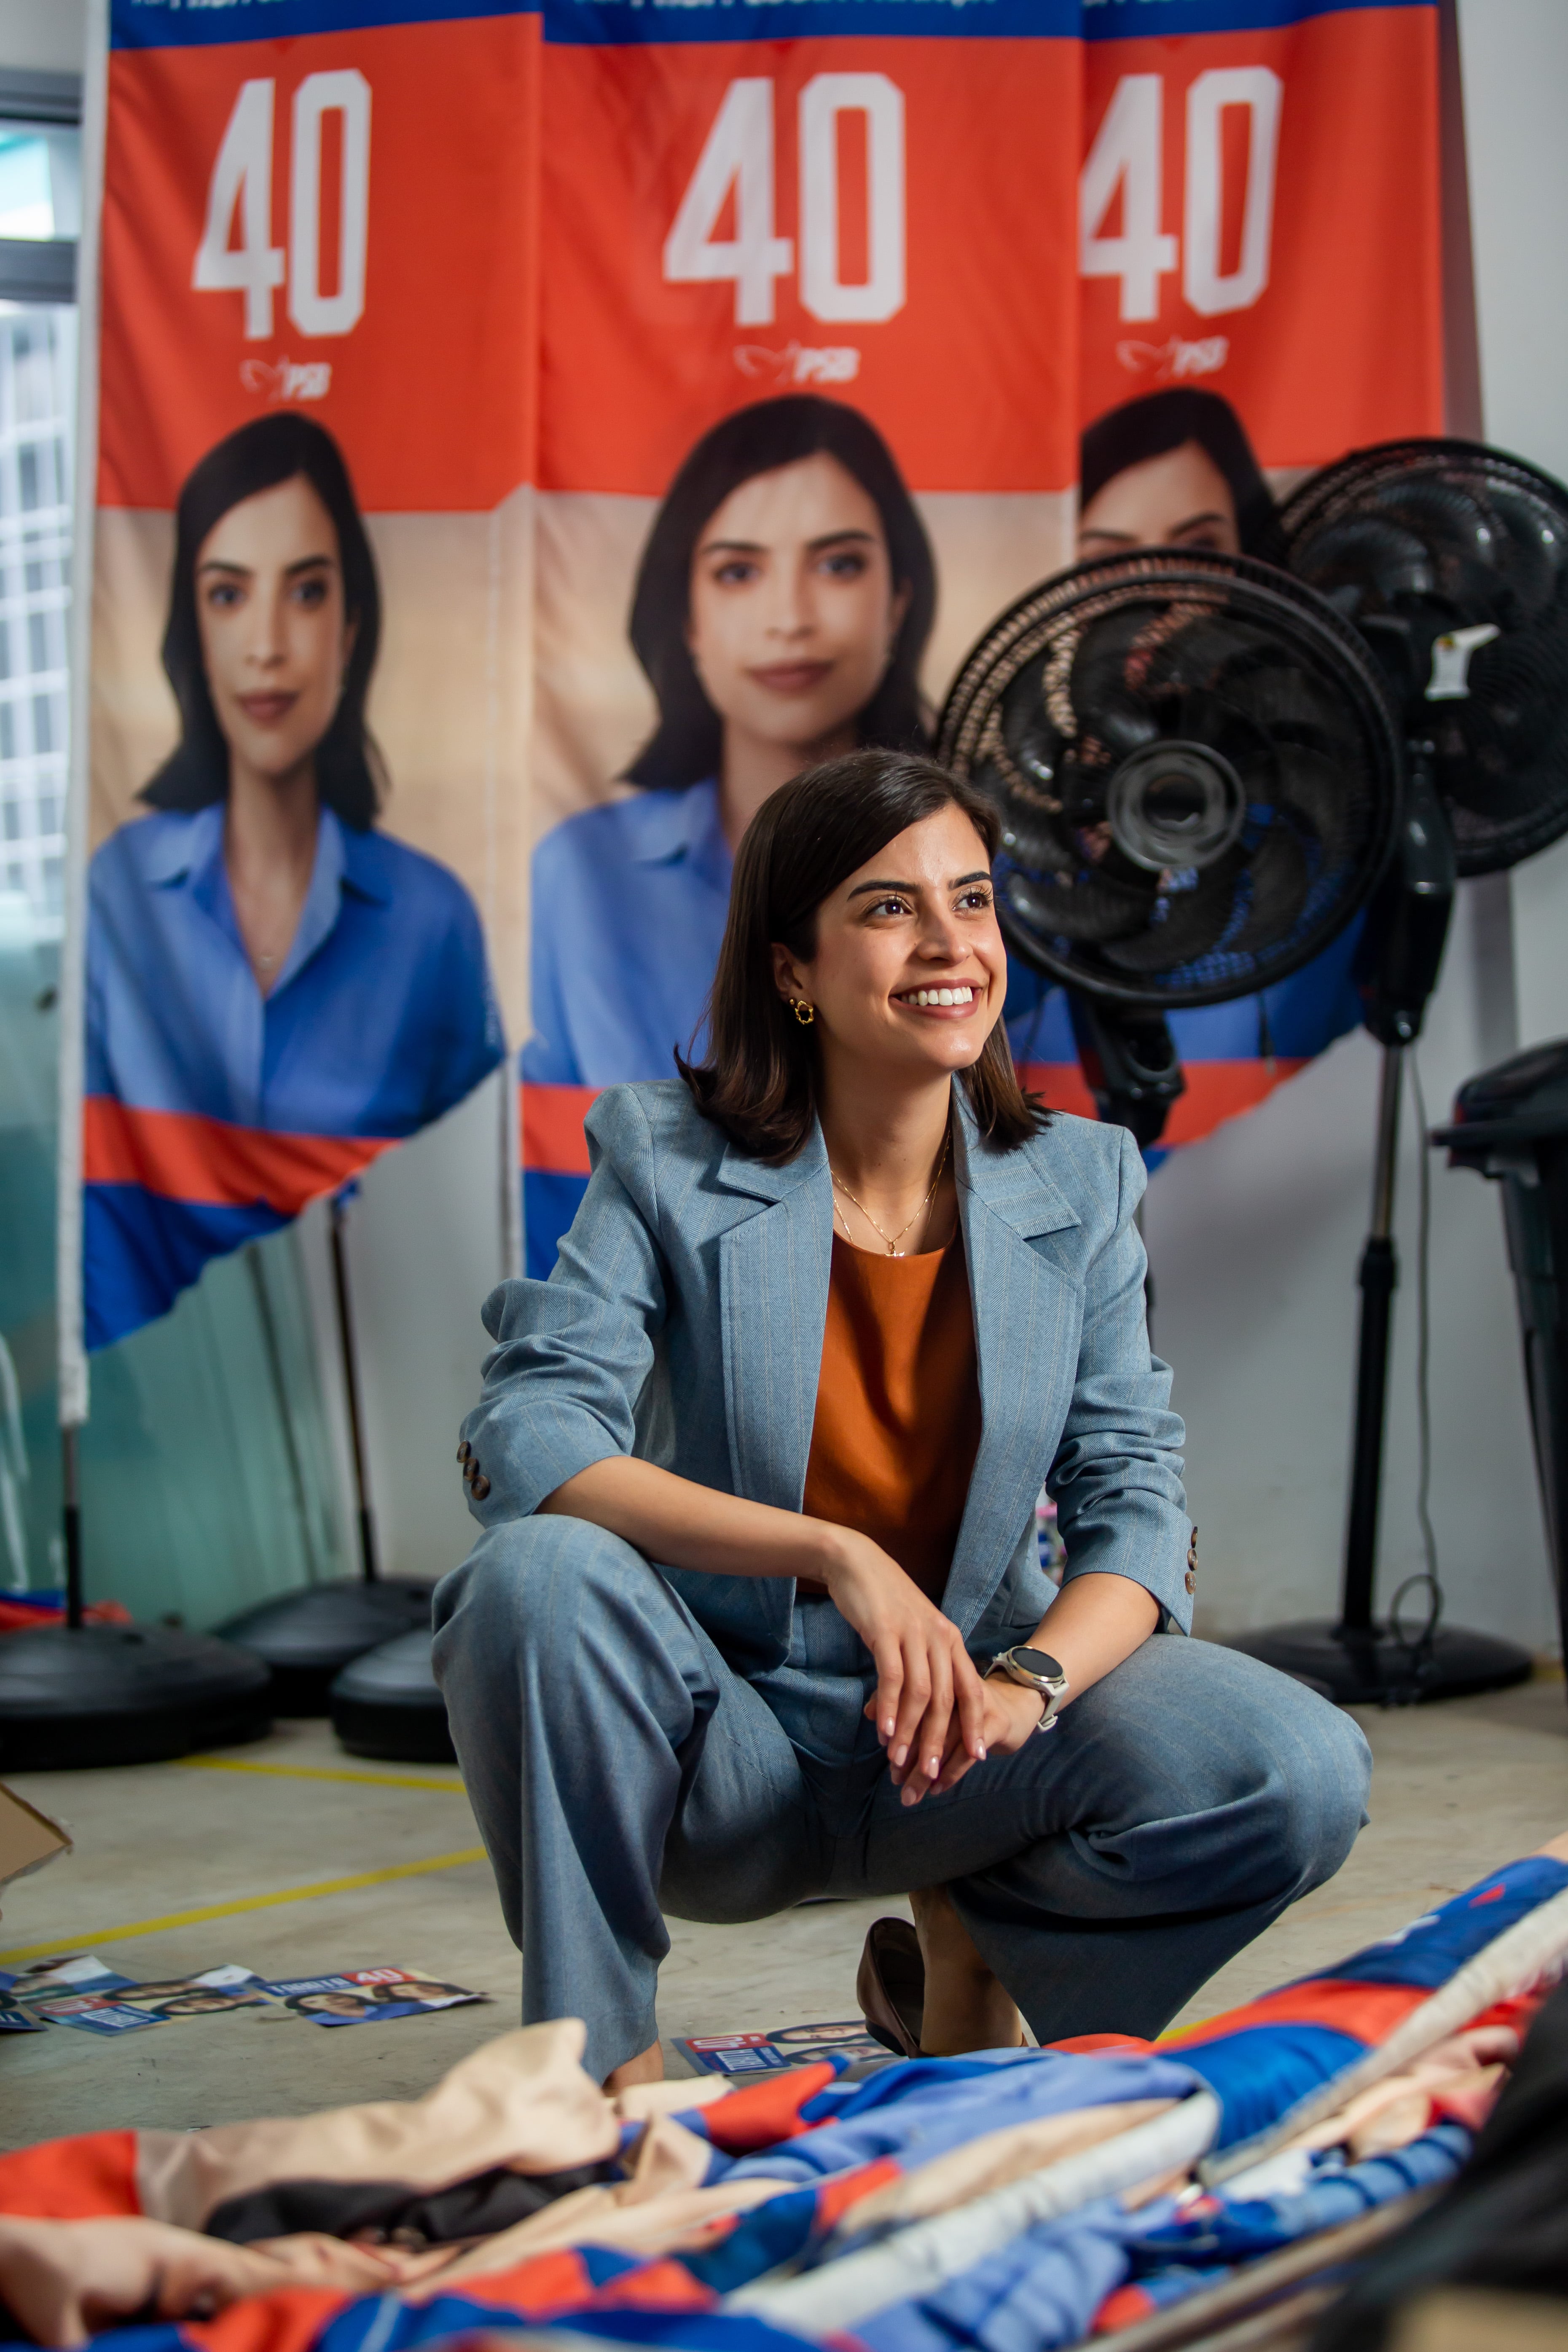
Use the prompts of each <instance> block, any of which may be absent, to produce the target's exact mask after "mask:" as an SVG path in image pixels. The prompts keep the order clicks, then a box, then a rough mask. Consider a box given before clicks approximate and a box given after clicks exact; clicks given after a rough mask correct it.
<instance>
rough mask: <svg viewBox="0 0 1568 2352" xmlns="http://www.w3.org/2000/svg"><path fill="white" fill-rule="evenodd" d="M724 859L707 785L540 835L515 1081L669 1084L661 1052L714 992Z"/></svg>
mask: <svg viewBox="0 0 1568 2352" xmlns="http://www.w3.org/2000/svg"><path fill="white" fill-rule="evenodd" d="M731 863H732V861H731V856H730V845H729V843H728V842H727V841H726V840H725V838H724V827H723V824H722V822H721V817H720V814H719V787H718V784H717V783H716V782H714V780H713V779H712V778H711V777H710V778H709V779H708V780H707V782H704V783H700V784H691V785H689V786H688V787H687V789H686V790H685V791H684V792H678V793H668V792H639V793H637V796H636V797H635V799H632V800H624V801H614V802H611V803H609V804H608V805H607V806H606V807H604V808H594V809H585V810H584V812H583V814H582V815H581V816H569V817H568V818H567V819H566V820H565V822H564V824H558V825H556V826H555V828H554V830H553V831H552V832H551V833H547V834H546V835H545V836H544V838H543V840H542V842H541V843H540V845H539V846H538V848H537V849H536V850H535V851H534V853H533V899H532V907H533V937H532V946H531V1003H532V1008H533V1034H532V1035H531V1038H530V1039H529V1041H528V1044H527V1045H525V1046H524V1047H523V1050H522V1075H523V1077H524V1078H525V1079H528V1080H531V1081H532V1082H533V1084H534V1085H535V1086H551V1087H613V1086H618V1085H620V1084H622V1083H623V1082H624V1081H626V1080H633V1079H644V1078H671V1077H673V1076H675V1064H674V1062H673V1061H672V1060H671V1058H670V1056H671V1055H672V1053H673V1051H674V1048H675V1047H676V1046H677V1045H679V1048H680V1050H681V1052H682V1053H683V1054H684V1053H685V1052H686V1051H687V1048H688V1044H689V1039H690V1037H691V1034H692V1033H693V1031H694V1030H695V1029H696V1027H697V1024H698V1023H699V1022H700V1020H701V1018H702V1010H703V1006H704V1004H705V1003H706V1001H707V996H708V991H709V989H710V987H711V986H712V984H713V973H714V971H715V969H716V967H717V965H718V961H719V948H720V943H721V940H722V939H723V937H724V922H725V918H726V917H727V916H728V914H729V911H730V874H731ZM551 1256H552V1260H553V1256H554V1251H553V1247H552V1252H551Z"/></svg>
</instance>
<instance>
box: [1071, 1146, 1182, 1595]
mask: <svg viewBox="0 0 1568 2352" xmlns="http://www.w3.org/2000/svg"><path fill="white" fill-rule="evenodd" d="M1146 1181H1147V1180H1146V1178H1145V1176H1144V1172H1143V1163H1142V1160H1141V1158H1140V1157H1139V1153H1138V1150H1137V1146H1136V1145H1135V1144H1134V1142H1133V1140H1132V1138H1131V1135H1129V1134H1127V1133H1126V1132H1125V1131H1123V1133H1122V1136H1121V1164H1120V1169H1119V1187H1118V1199H1117V1214H1116V1223H1115V1225H1114V1227H1113V1229H1112V1231H1111V1233H1110V1235H1109V1237H1108V1238H1107V1240H1106V1242H1105V1243H1104V1244H1103V1246H1102V1247H1101V1248H1100V1250H1099V1251H1098V1252H1097V1253H1096V1255H1095V1256H1094V1257H1093V1259H1092V1260H1091V1262H1090V1265H1089V1273H1088V1277H1087V1280H1086V1282H1085V1286H1084V1307H1083V1328H1082V1337H1081V1339H1080V1341H1079V1361H1078V1378H1077V1381H1076V1382H1075V1383H1074V1387H1073V1395H1072V1402H1071V1404H1070V1406H1069V1407H1068V1417H1067V1421H1066V1423H1065V1424H1064V1426H1063V1430H1062V1437H1061V1443H1060V1444H1059V1445H1058V1449H1057V1456H1056V1460H1055V1461H1054V1463H1053V1464H1052V1465H1051V1471H1050V1475H1049V1477H1048V1478H1047V1482H1046V1484H1047V1491H1048V1493H1049V1494H1050V1495H1051V1496H1053V1498H1054V1500H1055V1502H1056V1506H1057V1524H1058V1528H1059V1529H1060V1532H1061V1537H1062V1541H1063V1543H1064V1545H1065V1546H1066V1548H1067V1556H1068V1565H1067V1573H1068V1576H1069V1577H1074V1576H1087V1575H1090V1574H1095V1575H1110V1576H1126V1577H1131V1580H1133V1582H1134V1583H1136V1584H1142V1585H1143V1586H1144V1587H1145V1588H1146V1589H1147V1590H1148V1591H1150V1592H1152V1594H1153V1596H1154V1598H1155V1600H1156V1601H1158V1602H1159V1604H1160V1608H1161V1611H1162V1612H1163V1617H1162V1622H1163V1624H1165V1625H1167V1626H1169V1625H1172V1624H1173V1625H1175V1626H1176V1627H1179V1628H1180V1630H1181V1631H1182V1632H1183V1633H1189V1632H1190V1631H1191V1629H1192V1618H1193V1601H1192V1594H1191V1593H1190V1591H1188V1589H1187V1547H1188V1544H1189V1542H1190V1540H1191V1537H1192V1527H1191V1522H1190V1521H1189V1519H1188V1517H1187V1498H1186V1493H1185V1489H1184V1486H1183V1485H1182V1470H1183V1466H1184V1465H1183V1461H1182V1447H1183V1445H1184V1444H1185V1441H1186V1432H1185V1430H1184V1428H1183V1426H1182V1421H1181V1416H1180V1415H1179V1414H1178V1413H1174V1412H1172V1411H1171V1370H1170V1366H1169V1365H1168V1364H1163V1363H1162V1362H1161V1360H1160V1359H1159V1357H1158V1356H1156V1355H1154V1354H1152V1351H1151V1349H1150V1346H1149V1328H1148V1321H1147V1317H1146V1313H1145V1303H1144V1293H1143V1280H1144V1273H1145V1269H1146V1266H1147V1263H1148V1261H1147V1259H1146V1258H1145V1256H1144V1254H1143V1244H1142V1238H1141V1237H1140V1235H1139V1232H1138V1228H1137V1226H1136V1225H1135V1224H1134V1223H1133V1211H1134V1210H1135V1209H1136V1207H1137V1205H1138V1202H1139V1201H1140V1200H1141V1199H1142V1193H1143V1187H1144V1184H1145V1182H1146Z"/></svg>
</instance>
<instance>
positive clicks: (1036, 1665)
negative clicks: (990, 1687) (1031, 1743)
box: [985, 1648, 1068, 1738]
mask: <svg viewBox="0 0 1568 2352" xmlns="http://www.w3.org/2000/svg"><path fill="white" fill-rule="evenodd" d="M992 1675H1002V1676H1003V1677H1004V1678H1005V1680H1006V1681H1007V1682H1010V1683H1021V1684H1022V1685H1023V1686H1024V1688H1025V1689H1026V1690H1032V1691H1038V1692H1039V1695H1040V1696H1041V1698H1042V1699H1043V1700H1044V1701H1045V1713H1044V1714H1043V1715H1042V1716H1041V1717H1040V1719H1039V1721H1038V1723H1037V1724H1036V1726H1035V1730H1036V1731H1049V1730H1050V1728H1051V1727H1052V1726H1053V1724H1054V1723H1055V1722H1056V1719H1057V1716H1058V1712H1059V1710H1060V1707H1061V1703H1062V1701H1063V1699H1064V1698H1066V1696H1067V1695H1068V1678H1067V1676H1066V1675H1064V1674H1063V1672H1062V1670H1061V1668H1060V1666H1059V1665H1058V1664H1057V1662H1056V1660H1055V1658H1053V1657H1051V1656H1050V1655H1049V1654H1048V1653H1047V1651H1045V1650H1030V1649H1026V1648H1019V1649H1015V1650H1004V1651H1003V1652H1002V1654H1001V1655H1000V1656H999V1657H994V1658H993V1659H992V1661H991V1664H989V1665H988V1666H987V1667H986V1669H985V1679H986V1681H987V1682H989V1681H990V1679H991V1677H992ZM1033 1736H1034V1734H1033V1733H1031V1734H1030V1737H1031V1738H1033Z"/></svg>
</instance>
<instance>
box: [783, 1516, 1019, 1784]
mask: <svg viewBox="0 0 1568 2352" xmlns="http://www.w3.org/2000/svg"><path fill="white" fill-rule="evenodd" d="M832 1533H833V1537H834V1541H833V1542H832V1544H831V1546H830V1548H829V1552H828V1557H827V1559H826V1563H825V1566H824V1569H823V1571H822V1573H823V1578H824V1581H825V1582H826V1586H827V1589H828V1591H829V1592H830V1593H831V1594H832V1596H833V1602H834V1606H835V1607H836V1608H837V1611H838V1613H839V1615H840V1616H841V1617H842V1618H844V1619H845V1620H846V1622H847V1623H848V1624H850V1625H852V1626H853V1627H854V1629H855V1631H856V1633H858V1634H859V1636H860V1639H861V1640H862V1641H863V1642H864V1643H865V1644H866V1647H867V1648H868V1650H869V1651H870V1653H871V1657H872V1660H873V1662H874V1664H875V1665H876V1668H877V1688H876V1692H875V1695H874V1696H872V1697H871V1698H869V1699H868V1700H867V1702H866V1715H867V1717H868V1720H869V1721H871V1722H873V1723H875V1725H876V1727H877V1736H878V1738H879V1739H880V1740H881V1743H882V1745H883V1747H884V1748H886V1749H887V1751H888V1761H889V1765H890V1767H891V1769H892V1776H893V1785H894V1787H895V1788H898V1789H901V1790H903V1801H904V1802H905V1804H906V1805H918V1804H919V1802H920V1801H921V1798H922V1797H924V1796H929V1795H930V1794H931V1790H932V1789H933V1788H934V1787H935V1785H936V1782H937V1778H938V1775H939V1774H940V1772H941V1770H942V1761H943V1759H944V1758H945V1757H946V1756H947V1755H948V1754H949V1752H950V1750H953V1751H956V1753H958V1754H959V1755H962V1756H963V1759H964V1761H965V1766H966V1768H967V1766H968V1765H969V1764H977V1763H979V1762H980V1760H981V1759H982V1758H983V1757H984V1754H985V1739H984V1731H983V1728H982V1727H983V1722H984V1712H985V1702H984V1695H983V1692H982V1688H981V1683H980V1677H979V1675H977V1674H976V1673H975V1671H974V1668H973V1664H971V1663H970V1657H969V1653H968V1651H967V1650H966V1649H965V1648H964V1646H963V1635H962V1634H961V1633H959V1630H958V1628H957V1626H956V1625H955V1624H953V1622H952V1620H951V1619H950V1618H947V1617H944V1616H943V1615H942V1612H941V1610H940V1609H938V1608H936V1607H935V1605H934V1604H933V1603H932V1602H931V1601H928V1600H927V1599H926V1597H925V1594H924V1593H923V1592H922V1591H921V1589H920V1587H919V1585H918V1584H916V1583H914V1582H913V1581H912V1580H911V1579H910V1577H908V1576H906V1575H905V1573H904V1571H903V1570H902V1569H901V1568H900V1566H899V1564H898V1562H897V1560H895V1559H889V1556H888V1554H887V1553H886V1552H885V1551H883V1549H881V1547H880V1545H879V1544H875V1543H873V1542H872V1541H871V1539H870V1538H869V1537H868V1536H862V1535H857V1534H855V1533H854V1532H853V1530H852V1529H850V1528H835V1529H834V1530H833V1531H832Z"/></svg>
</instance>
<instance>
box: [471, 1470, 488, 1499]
mask: <svg viewBox="0 0 1568 2352" xmlns="http://www.w3.org/2000/svg"><path fill="white" fill-rule="evenodd" d="M489 1491H490V1482H489V1479H488V1478H486V1477H485V1476H483V1475H480V1476H479V1477H477V1478H476V1479H475V1480H474V1500H475V1502H476V1503H482V1502H483V1501H484V1499H485V1496H487V1495H488V1494H489Z"/></svg>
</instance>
